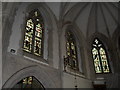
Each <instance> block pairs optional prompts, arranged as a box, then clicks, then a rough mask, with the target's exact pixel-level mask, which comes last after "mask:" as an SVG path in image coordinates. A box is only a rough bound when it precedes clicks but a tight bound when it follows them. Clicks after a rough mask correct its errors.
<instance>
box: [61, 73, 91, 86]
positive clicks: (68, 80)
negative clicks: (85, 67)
mask: <svg viewBox="0 0 120 90" xmlns="http://www.w3.org/2000/svg"><path fill="white" fill-rule="evenodd" d="M83 77H84V76H83ZM83 77H82V76H81V77H76V78H77V86H78V88H92V82H91V81H90V80H87V79H84V78H83ZM75 82H76V81H75V76H74V75H70V74H68V73H63V88H75V85H76V83H75Z"/></svg>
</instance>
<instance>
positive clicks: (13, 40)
mask: <svg viewBox="0 0 120 90" xmlns="http://www.w3.org/2000/svg"><path fill="white" fill-rule="evenodd" d="M26 7H27V4H25V3H24V4H21V5H20V7H19V8H18V10H17V11H16V16H15V19H14V23H13V26H12V30H11V31H12V34H11V37H10V41H9V46H8V52H9V51H10V49H15V50H16V54H17V50H18V49H19V48H20V46H19V41H20V39H21V36H23V35H21V25H22V24H23V22H24V19H23V18H24V17H25V14H24V13H23V12H25V8H26Z"/></svg>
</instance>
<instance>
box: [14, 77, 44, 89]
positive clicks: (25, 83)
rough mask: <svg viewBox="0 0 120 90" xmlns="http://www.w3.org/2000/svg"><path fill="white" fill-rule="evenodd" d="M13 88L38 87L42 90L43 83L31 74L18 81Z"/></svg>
mask: <svg viewBox="0 0 120 90" xmlns="http://www.w3.org/2000/svg"><path fill="white" fill-rule="evenodd" d="M14 88H20V89H22V88H36V89H37V88H38V89H40V88H41V89H40V90H44V87H43V85H42V84H41V83H40V82H39V81H38V80H37V79H36V78H35V77H33V76H29V77H26V78H24V79H22V80H21V81H19V82H18V83H17V84H16V85H15V86H14V87H13V88H12V89H14Z"/></svg>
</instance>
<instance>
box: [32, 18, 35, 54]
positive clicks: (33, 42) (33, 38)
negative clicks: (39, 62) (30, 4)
mask: <svg viewBox="0 0 120 90" xmlns="http://www.w3.org/2000/svg"><path fill="white" fill-rule="evenodd" d="M33 23H34V29H33V37H32V53H33V54H34V44H35V29H36V23H35V20H34V19H33Z"/></svg>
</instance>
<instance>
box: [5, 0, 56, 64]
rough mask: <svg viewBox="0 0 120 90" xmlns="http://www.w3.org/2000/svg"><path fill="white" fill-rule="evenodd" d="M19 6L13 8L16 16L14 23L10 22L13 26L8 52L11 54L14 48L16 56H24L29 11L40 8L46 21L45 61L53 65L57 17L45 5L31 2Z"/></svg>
mask: <svg viewBox="0 0 120 90" xmlns="http://www.w3.org/2000/svg"><path fill="white" fill-rule="evenodd" d="M17 4H19V5H18V6H16V5H15V6H14V7H13V8H12V12H14V13H15V15H14V16H13V17H12V19H13V21H12V20H11V21H10V22H11V23H12V25H11V30H9V32H10V34H9V35H8V36H7V37H10V40H9V42H8V48H7V49H8V50H7V51H9V52H10V50H11V48H13V49H14V50H15V51H16V52H15V54H18V55H20V56H21V55H23V48H22V47H23V40H24V29H25V23H26V17H27V15H28V12H29V11H31V10H33V9H35V8H38V9H39V11H40V12H41V14H42V16H43V18H44V20H45V21H44V22H45V30H46V32H45V34H46V35H44V36H46V37H44V41H45V42H44V43H46V44H44V52H43V53H44V59H45V60H46V61H47V62H49V64H51V65H52V64H53V60H52V59H51V58H53V52H51V51H53V30H55V29H53V25H54V24H56V17H55V15H54V14H53V12H52V11H51V10H50V8H49V7H48V6H47V4H45V3H30V2H29V3H17ZM16 8H17V9H16ZM10 11H11V9H10ZM19 18H20V20H18V21H17V19H19ZM53 22H54V23H53ZM15 24H17V25H15ZM7 30H8V28H7ZM7 30H6V31H7ZM56 32H57V31H56ZM16 36H17V37H16ZM14 37H16V41H15V40H14ZM48 38H49V40H48ZM14 42H16V44H14V45H13V43H14ZM33 57H34V56H33ZM34 58H35V57H34ZM36 59H38V58H36ZM42 59H43V58H42Z"/></svg>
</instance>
